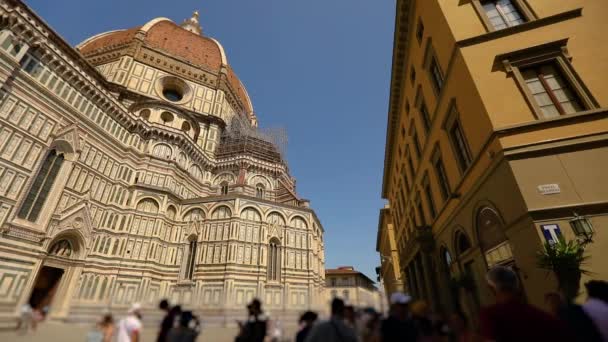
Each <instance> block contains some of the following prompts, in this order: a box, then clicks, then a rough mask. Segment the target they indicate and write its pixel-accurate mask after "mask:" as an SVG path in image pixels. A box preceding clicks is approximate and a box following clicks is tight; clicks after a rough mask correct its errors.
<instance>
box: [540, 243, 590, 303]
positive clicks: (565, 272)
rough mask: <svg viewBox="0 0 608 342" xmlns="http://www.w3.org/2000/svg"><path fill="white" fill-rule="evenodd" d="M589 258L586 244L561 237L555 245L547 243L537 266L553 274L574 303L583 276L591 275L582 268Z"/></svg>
mask: <svg viewBox="0 0 608 342" xmlns="http://www.w3.org/2000/svg"><path fill="white" fill-rule="evenodd" d="M588 258H589V257H588V256H586V255H585V246H584V244H581V243H580V242H578V241H576V240H571V241H566V240H565V239H564V238H563V237H560V238H559V240H558V241H557V242H555V243H553V244H551V243H548V242H546V243H545V245H544V246H543V248H542V249H541V250H540V251H539V252H538V254H537V256H536V264H537V266H538V267H539V268H542V269H545V270H548V271H550V272H553V274H554V275H555V278H557V284H558V286H559V289H560V291H561V292H562V293H563V295H564V297H565V298H566V300H567V301H568V302H572V301H573V300H574V298H576V296H577V295H578V291H579V287H580V281H581V276H582V275H583V274H588V273H589V272H588V271H586V270H584V269H583V268H582V267H583V265H584V264H585V263H586V261H587V259H588Z"/></svg>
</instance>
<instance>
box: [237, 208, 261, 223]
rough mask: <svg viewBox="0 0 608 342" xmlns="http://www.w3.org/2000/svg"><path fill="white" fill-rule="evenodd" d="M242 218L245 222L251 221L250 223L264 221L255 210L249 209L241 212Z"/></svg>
mask: <svg viewBox="0 0 608 342" xmlns="http://www.w3.org/2000/svg"><path fill="white" fill-rule="evenodd" d="M241 218H242V219H244V220H249V221H256V222H260V221H262V217H261V216H260V213H259V212H258V211H257V210H255V209H253V208H247V209H245V210H243V211H242V212H241Z"/></svg>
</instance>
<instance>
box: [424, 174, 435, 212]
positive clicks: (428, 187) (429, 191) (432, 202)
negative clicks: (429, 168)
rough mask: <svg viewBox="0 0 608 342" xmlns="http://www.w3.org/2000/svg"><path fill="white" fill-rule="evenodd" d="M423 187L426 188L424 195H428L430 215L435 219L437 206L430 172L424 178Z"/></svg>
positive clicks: (427, 201)
mask: <svg viewBox="0 0 608 342" xmlns="http://www.w3.org/2000/svg"><path fill="white" fill-rule="evenodd" d="M422 189H423V190H424V196H425V197H426V203H427V206H428V208H429V216H430V218H431V220H432V219H435V217H436V216H437V207H436V206H435V199H434V198H433V189H432V188H431V183H430V181H429V174H428V172H427V173H425V174H424V178H423V179H422Z"/></svg>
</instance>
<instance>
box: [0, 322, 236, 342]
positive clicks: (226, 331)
mask: <svg viewBox="0 0 608 342" xmlns="http://www.w3.org/2000/svg"><path fill="white" fill-rule="evenodd" d="M90 329H91V325H90V324H79V323H56V322H45V323H42V324H41V325H40V326H39V328H38V329H37V330H36V331H35V332H31V331H30V332H29V333H28V334H26V335H18V334H16V333H15V332H14V331H0V341H2V342H12V341H15V342H51V341H61V342H84V341H86V335H87V332H88V331H89V330H90ZM236 332H237V329H236V328H223V327H206V328H204V329H203V332H202V334H201V336H199V338H198V341H213V342H215V341H217V342H228V341H234V336H235V334H236ZM156 333H157V327H155V326H154V327H146V326H145V327H144V332H143V335H142V341H143V342H148V341H152V342H153V341H156Z"/></svg>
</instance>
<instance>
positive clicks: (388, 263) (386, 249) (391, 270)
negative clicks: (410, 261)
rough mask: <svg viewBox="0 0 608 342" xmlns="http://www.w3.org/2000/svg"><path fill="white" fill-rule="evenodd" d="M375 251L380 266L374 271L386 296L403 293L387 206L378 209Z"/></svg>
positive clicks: (389, 211)
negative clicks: (378, 257)
mask: <svg viewBox="0 0 608 342" xmlns="http://www.w3.org/2000/svg"><path fill="white" fill-rule="evenodd" d="M376 251H377V252H378V253H380V260H381V264H380V267H378V268H377V269H376V271H377V273H378V277H379V278H380V280H382V283H383V285H384V289H385V291H386V294H387V296H390V295H391V293H393V292H403V279H402V277H401V271H400V269H401V268H400V267H399V253H398V251H397V240H396V239H395V225H394V223H393V218H392V216H391V210H390V206H389V205H385V206H384V208H383V209H380V218H379V222H378V236H377V238H376Z"/></svg>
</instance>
